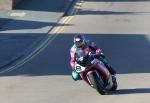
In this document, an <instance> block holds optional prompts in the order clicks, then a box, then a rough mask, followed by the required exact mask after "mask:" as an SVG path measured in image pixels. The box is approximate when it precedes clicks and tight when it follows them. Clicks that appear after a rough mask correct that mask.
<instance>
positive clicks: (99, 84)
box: [88, 72, 106, 95]
mask: <svg viewBox="0 0 150 103" xmlns="http://www.w3.org/2000/svg"><path fill="white" fill-rule="evenodd" d="M88 78H89V80H90V82H91V85H93V87H94V88H95V89H96V90H97V91H98V92H99V93H100V94H101V95H105V94H106V90H105V88H104V82H103V80H102V78H101V77H100V78H99V77H98V76H97V74H96V73H95V72H93V73H91V74H89V75H88Z"/></svg>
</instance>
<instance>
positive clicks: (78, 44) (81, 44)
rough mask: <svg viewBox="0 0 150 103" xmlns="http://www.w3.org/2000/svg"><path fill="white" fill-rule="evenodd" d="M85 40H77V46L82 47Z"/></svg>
mask: <svg viewBox="0 0 150 103" xmlns="http://www.w3.org/2000/svg"><path fill="white" fill-rule="evenodd" d="M84 44H85V43H84V42H83V41H76V42H75V45H76V46H77V47H82V46H84Z"/></svg>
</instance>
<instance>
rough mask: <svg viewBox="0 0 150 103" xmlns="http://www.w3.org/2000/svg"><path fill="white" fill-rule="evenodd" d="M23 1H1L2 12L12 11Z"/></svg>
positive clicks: (0, 8)
mask: <svg viewBox="0 0 150 103" xmlns="http://www.w3.org/2000/svg"><path fill="white" fill-rule="evenodd" d="M20 1H22V0H0V10H12V9H13V8H14V7H15V6H16V5H17V4H18V3H19V2H20Z"/></svg>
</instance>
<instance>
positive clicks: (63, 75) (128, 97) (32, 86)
mask: <svg viewBox="0 0 150 103" xmlns="http://www.w3.org/2000/svg"><path fill="white" fill-rule="evenodd" d="M149 5H150V2H149V1H146V0H143V1H142V0H134V1H128V0H121V1H119V0H109V2H108V1H105V0H102V1H99V0H87V1H84V3H83V5H82V7H81V10H80V11H79V13H78V14H77V15H76V16H75V17H74V18H73V19H72V20H71V21H70V22H69V24H71V25H69V26H66V27H65V28H64V30H63V31H62V32H61V33H60V34H59V36H58V37H57V38H56V39H54V41H53V42H52V43H50V44H49V45H48V46H47V48H46V49H45V50H43V51H42V52H41V53H40V54H39V55H37V56H36V57H35V58H33V59H32V60H31V61H29V62H27V63H26V64H24V65H23V66H21V67H19V68H16V69H15V70H13V71H10V72H6V73H3V74H1V78H0V84H1V85H0V98H1V101H2V102H3V103H41V102H42V103H59V102H61V103H77V102H78V103H93V102H94V103H99V102H101V103H109V102H111V103H126V102H128V103H134V102H135V103H142V102H148V101H149V96H150V82H148V81H149V80H150V69H149V68H150V63H149V61H150V58H149V57H150V54H149V53H150V34H149V30H150V20H149V18H150V8H149ZM76 33H83V34H85V35H86V36H87V37H88V38H90V39H91V40H93V41H95V42H96V44H97V45H98V46H100V47H101V48H102V50H103V51H104V53H105V55H106V57H107V59H108V61H109V62H110V64H111V65H112V66H113V67H114V68H116V70H117V73H118V74H117V77H118V83H119V87H118V90H117V91H116V92H115V93H113V94H111V95H105V96H102V95H99V94H98V93H97V92H96V91H95V90H94V89H92V88H91V87H89V86H87V84H86V83H84V82H83V81H77V82H74V81H73V80H72V78H71V75H70V74H71V70H70V68H69V49H70V47H71V45H72V38H73V36H74V35H75V34H76Z"/></svg>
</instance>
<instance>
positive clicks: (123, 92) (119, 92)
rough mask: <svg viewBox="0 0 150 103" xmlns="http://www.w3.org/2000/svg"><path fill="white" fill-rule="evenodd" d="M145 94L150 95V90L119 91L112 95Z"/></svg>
mask: <svg viewBox="0 0 150 103" xmlns="http://www.w3.org/2000/svg"><path fill="white" fill-rule="evenodd" d="M143 93H144V94H145V93H150V88H135V89H119V90H117V91H115V92H114V93H112V94H113V95H125V94H143Z"/></svg>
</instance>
